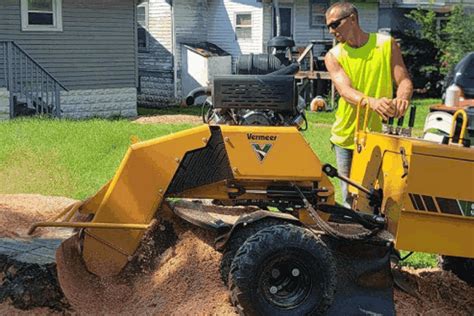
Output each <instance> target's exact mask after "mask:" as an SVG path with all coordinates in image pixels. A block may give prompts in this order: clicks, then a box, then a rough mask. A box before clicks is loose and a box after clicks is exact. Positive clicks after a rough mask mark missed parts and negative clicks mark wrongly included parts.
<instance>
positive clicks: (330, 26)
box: [326, 13, 352, 30]
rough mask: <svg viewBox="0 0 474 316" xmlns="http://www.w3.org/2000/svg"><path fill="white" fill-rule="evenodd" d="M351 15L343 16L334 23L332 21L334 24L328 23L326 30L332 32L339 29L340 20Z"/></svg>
mask: <svg viewBox="0 0 474 316" xmlns="http://www.w3.org/2000/svg"><path fill="white" fill-rule="evenodd" d="M351 15H352V13H351V14H349V15H346V16H343V17H342V18H339V19H337V20H336V21H334V22H332V23H329V24H328V25H326V26H327V27H328V30H330V29H333V30H335V29H337V28H338V27H339V25H341V22H342V20H344V19H347V18H348V17H350V16H351Z"/></svg>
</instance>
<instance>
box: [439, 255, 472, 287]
mask: <svg viewBox="0 0 474 316" xmlns="http://www.w3.org/2000/svg"><path fill="white" fill-rule="evenodd" d="M439 265H440V267H441V269H443V270H445V271H451V272H453V273H454V274H455V275H456V276H457V277H458V278H460V279H461V280H463V281H465V282H466V283H467V284H469V285H470V286H474V259H472V258H462V257H452V256H441V257H440V260H439Z"/></svg>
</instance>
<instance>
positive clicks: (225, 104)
mask: <svg viewBox="0 0 474 316" xmlns="http://www.w3.org/2000/svg"><path fill="white" fill-rule="evenodd" d="M298 69H299V67H298V65H296V64H293V65H289V66H287V67H285V68H282V69H280V70H279V71H276V72H273V73H271V74H268V75H225V76H215V77H214V80H213V84H212V86H211V87H204V88H198V89H196V90H193V91H191V92H190V94H189V95H188V97H187V98H186V103H187V104H188V105H191V104H194V100H195V98H197V97H199V96H202V95H208V97H207V99H206V101H205V102H204V104H203V111H202V113H203V115H202V116H203V121H204V123H209V124H228V125H263V126H298V127H300V128H306V127H307V124H306V118H305V103H304V100H303V99H302V98H301V97H299V96H298V93H297V87H296V82H295V79H294V76H293V74H294V73H295V72H296V71H297V70H298ZM303 124H305V127H303Z"/></svg>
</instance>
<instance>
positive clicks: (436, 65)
mask: <svg viewBox="0 0 474 316" xmlns="http://www.w3.org/2000/svg"><path fill="white" fill-rule="evenodd" d="M407 17H408V18H410V19H412V20H413V21H415V22H416V23H417V24H418V25H419V27H420V29H419V30H418V32H409V31H407V32H406V34H402V35H401V36H402V37H403V36H405V40H406V42H407V43H409V45H408V46H409V48H408V49H407V50H405V52H404V54H405V55H406V56H407V59H410V57H412V60H411V61H412V64H411V66H412V68H415V67H417V68H418V69H419V73H418V74H417V73H416V72H417V71H416V68H415V69H412V71H413V70H414V77H415V78H417V75H421V77H420V78H421V79H419V80H421V82H415V87H417V84H420V83H421V84H422V83H423V81H426V84H428V87H427V88H428V90H431V92H434V93H436V92H438V95H439V92H440V91H439V88H441V86H440V85H439V82H441V78H442V77H444V76H445V75H446V74H448V73H449V71H451V70H452V69H453V68H454V66H455V65H456V64H457V63H458V62H459V61H460V60H461V59H462V57H463V56H464V55H466V54H467V53H468V52H470V51H474V41H473V40H472V38H471V37H472V36H471V32H472V30H473V29H474V15H470V14H468V13H467V12H466V11H465V10H464V8H463V5H462V4H458V5H455V6H454V7H453V9H452V11H451V13H450V14H449V16H448V17H447V21H446V23H445V24H443V23H441V24H440V25H438V23H437V14H436V12H435V11H434V10H433V9H428V10H425V9H421V8H418V9H416V10H413V11H411V12H410V13H409V14H408V15H407ZM399 35H400V34H399ZM417 39H418V41H417ZM415 56H416V57H415ZM431 95H433V93H432V94H431Z"/></svg>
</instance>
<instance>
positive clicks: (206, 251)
mask: <svg viewBox="0 0 474 316" xmlns="http://www.w3.org/2000/svg"><path fill="white" fill-rule="evenodd" d="M71 201H72V200H70V199H66V198H59V197H45V196H40V195H0V214H1V216H0V225H1V226H2V227H3V231H2V236H9V237H10V236H16V235H15V234H20V235H21V232H22V231H24V230H25V229H26V227H27V226H28V225H29V224H31V222H33V221H37V220H38V219H40V220H42V219H44V218H45V217H49V216H50V215H51V214H53V213H54V211H53V209H55V208H62V207H64V206H66V205H68V204H69V203H70V202H71ZM12 215H15V216H16V217H14V216H12ZM46 215H47V216H46ZM18 218H20V219H21V221H22V223H17V222H16V220H17V219H18ZM164 220H166V221H169V222H171V223H172V224H173V227H174V229H175V232H176V234H177V236H178V241H177V243H176V244H175V246H173V247H171V248H169V249H168V250H166V251H165V252H164V253H163V254H162V255H161V256H159V257H158V258H156V262H155V263H156V268H155V269H154V270H153V271H152V272H150V273H137V275H136V277H134V278H130V277H124V278H106V279H102V280H99V279H98V278H96V277H95V276H93V275H91V274H90V273H88V272H87V271H86V270H85V269H84V265H83V262H82V261H81V258H80V257H78V256H77V253H74V251H75V249H76V247H74V246H73V244H72V243H73V240H69V241H68V242H69V243H70V244H69V245H68V243H66V244H65V245H64V246H63V247H62V248H61V251H58V257H60V256H63V257H62V258H58V270H60V271H61V270H64V269H65V268H67V269H66V270H67V271H68V272H67V273H61V278H62V279H63V280H61V285H62V286H63V287H64V292H65V295H66V297H67V298H68V300H69V301H70V303H71V306H72V309H73V310H71V311H70V312H71V313H72V314H81V315H82V314H83V315H86V314H154V315H162V314H163V315H172V314H173V315H191V314H192V315H211V314H212V315H234V314H235V313H234V310H233V308H232V306H231V304H230V301H229V298H228V292H227V289H226V287H225V286H224V285H223V283H222V281H221V280H220V278H219V261H220V257H221V255H220V253H218V252H217V251H215V250H214V249H213V247H212V244H213V240H214V237H215V236H214V235H213V234H212V233H210V232H207V231H204V230H202V229H199V228H196V227H193V226H191V225H189V224H186V223H184V222H182V220H181V219H179V218H177V217H176V216H172V215H170V214H168V215H166V216H165V217H164ZM18 231H20V233H18ZM404 274H405V275H406V276H407V277H408V278H409V279H410V282H411V283H412V285H413V287H414V288H415V289H416V290H417V293H416V297H414V296H410V295H408V294H406V293H404V292H401V291H398V290H395V305H396V310H397V314H399V315H443V316H444V315H472V312H473V311H474V288H472V287H469V286H468V285H467V284H466V283H464V282H462V281H460V280H459V279H457V278H456V277H455V276H454V275H453V274H451V273H449V272H443V271H441V270H439V269H420V270H413V269H404ZM64 278H66V279H64ZM55 313H56V312H53V311H49V310H47V309H44V308H37V309H34V310H30V311H26V312H25V311H20V310H17V309H15V308H14V307H12V306H11V305H9V303H8V302H7V303H3V304H0V314H16V315H26V314H28V315H45V314H55Z"/></svg>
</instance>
